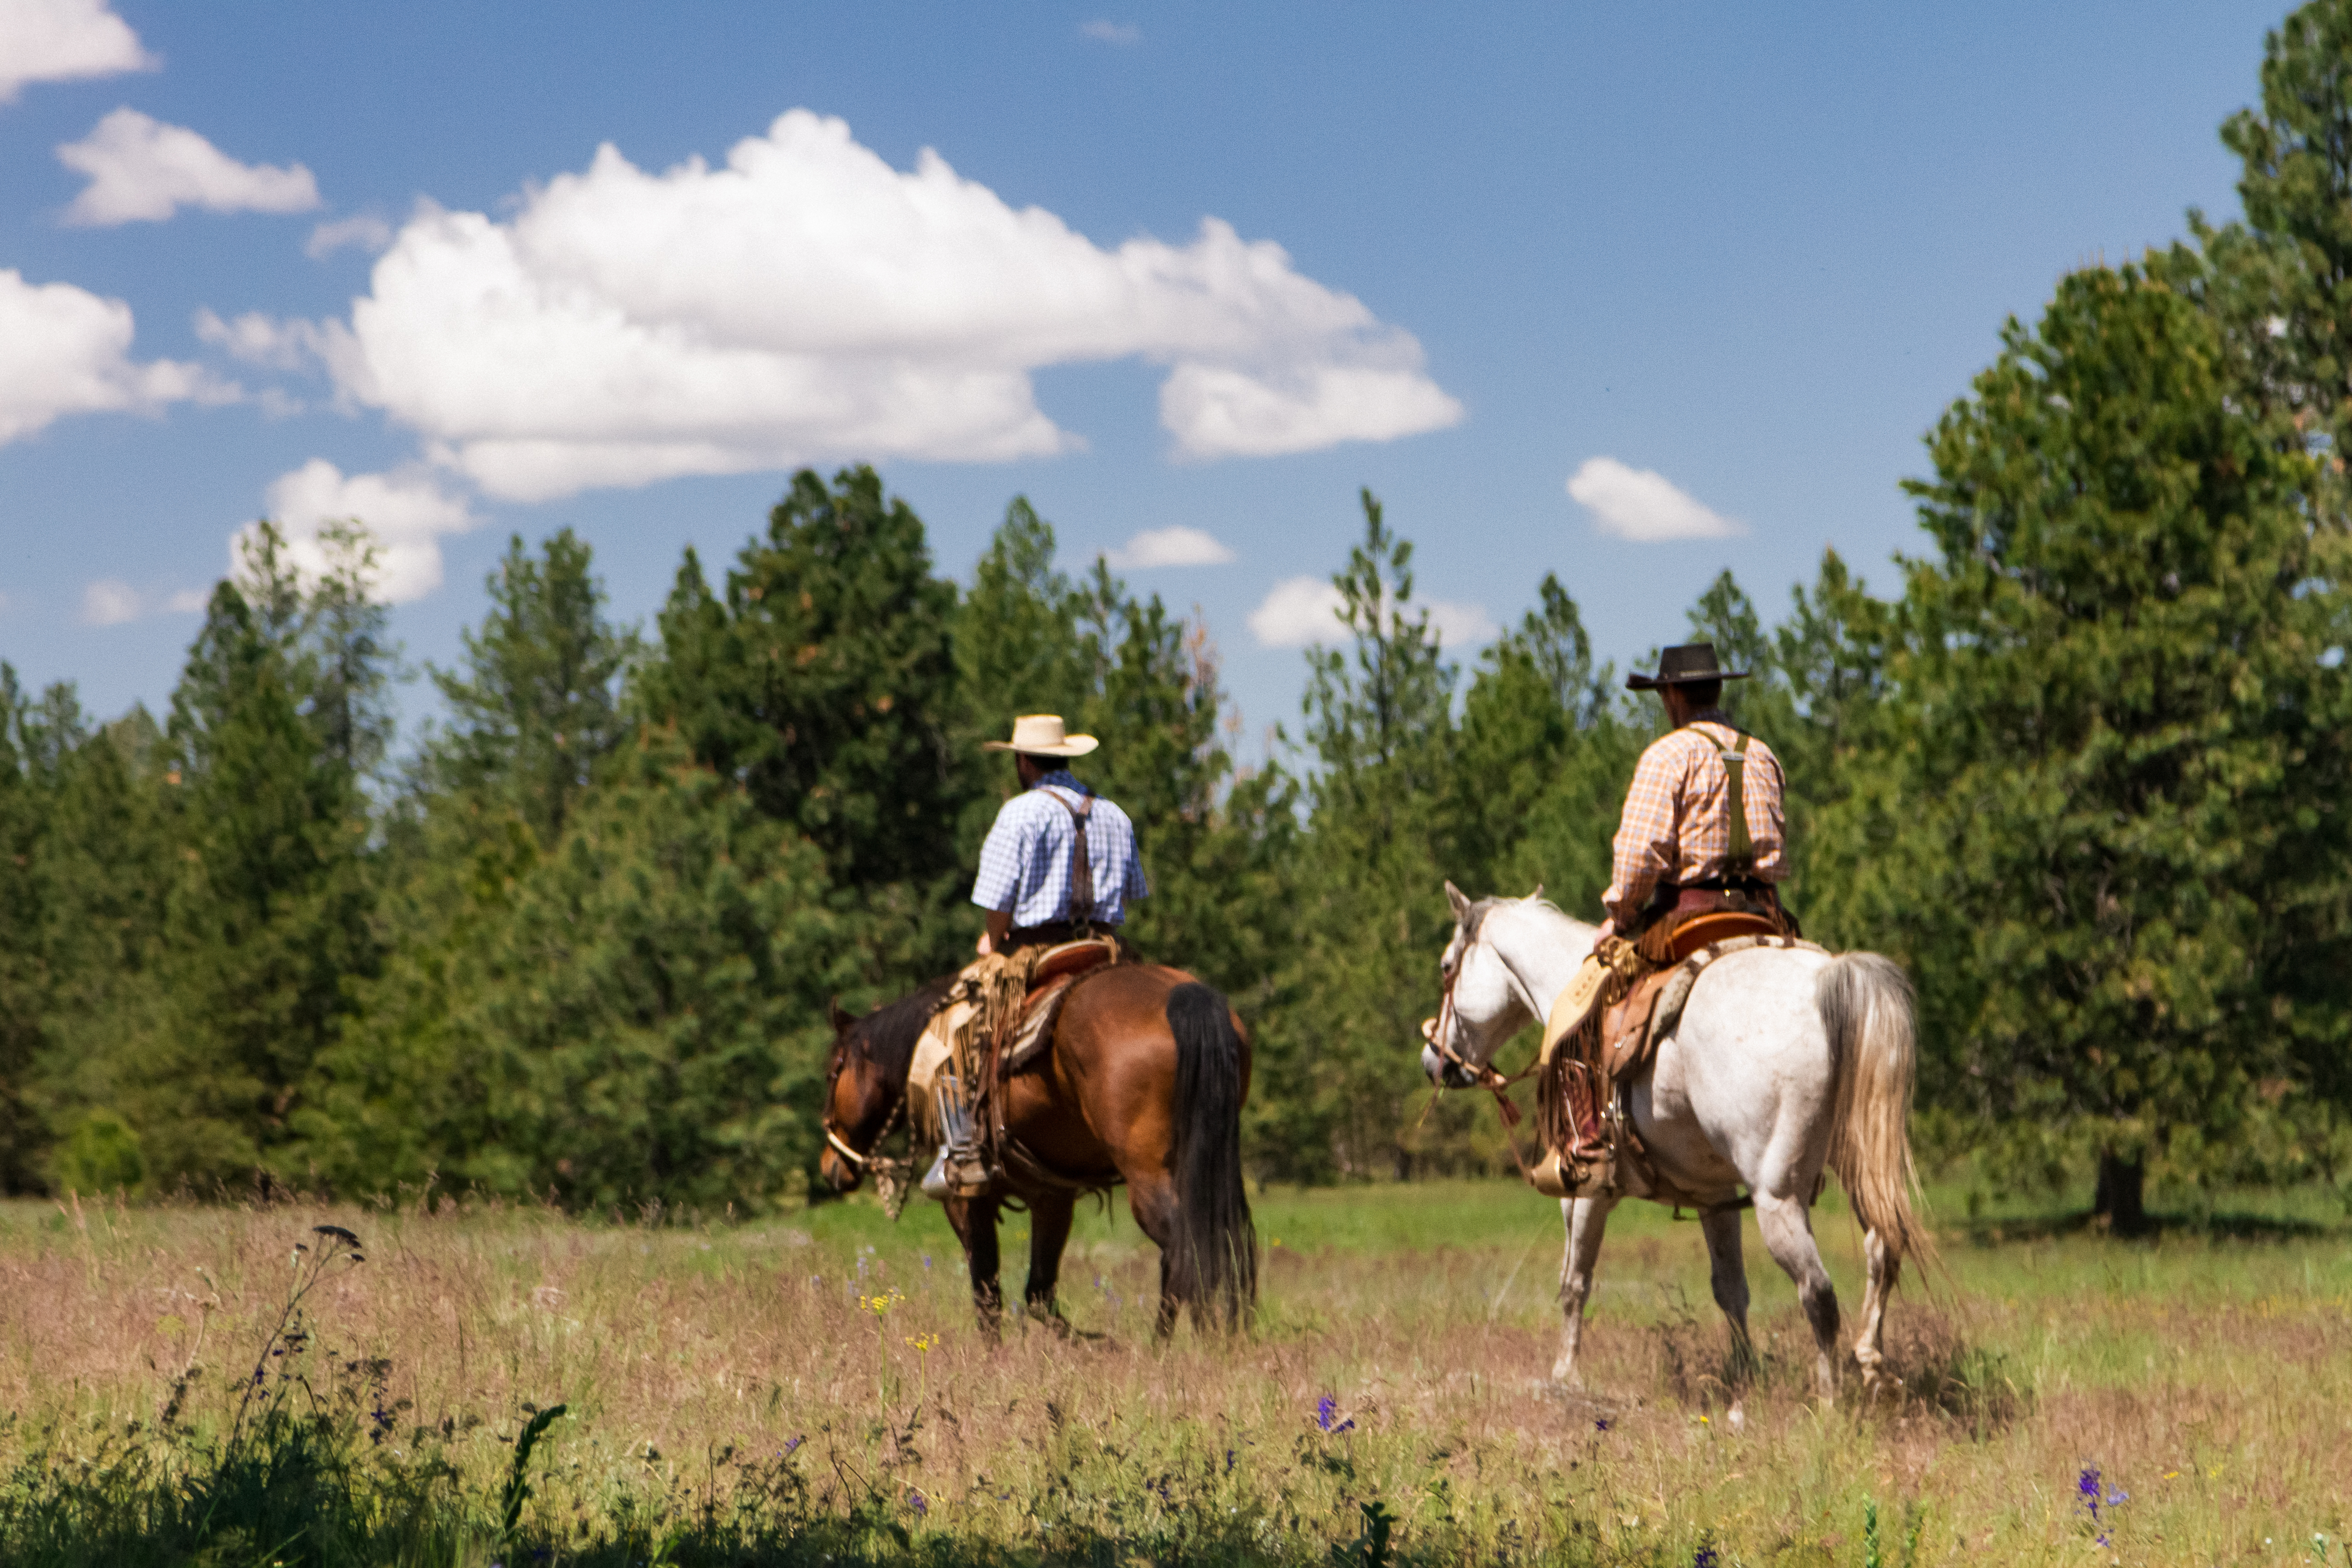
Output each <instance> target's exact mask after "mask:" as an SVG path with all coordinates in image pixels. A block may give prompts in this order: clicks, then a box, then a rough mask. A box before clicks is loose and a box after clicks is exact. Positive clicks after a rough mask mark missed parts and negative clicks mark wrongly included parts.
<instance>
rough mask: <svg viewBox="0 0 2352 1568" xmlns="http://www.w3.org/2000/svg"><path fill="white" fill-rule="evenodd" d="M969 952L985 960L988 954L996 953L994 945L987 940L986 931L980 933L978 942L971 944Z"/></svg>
mask: <svg viewBox="0 0 2352 1568" xmlns="http://www.w3.org/2000/svg"><path fill="white" fill-rule="evenodd" d="M971 950H972V952H976V953H978V954H980V956H981V957H982V958H986V957H987V956H988V955H989V954H990V953H992V952H995V951H996V944H995V943H994V942H991V941H989V940H988V933H987V932H986V931H982V932H981V933H980V940H979V941H978V942H973V943H972V944H971Z"/></svg>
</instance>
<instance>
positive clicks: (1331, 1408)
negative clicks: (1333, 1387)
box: [1315, 1394, 1356, 1436]
mask: <svg viewBox="0 0 2352 1568" xmlns="http://www.w3.org/2000/svg"><path fill="white" fill-rule="evenodd" d="M1337 1414H1339V1401H1338V1400H1337V1399H1334V1398H1333V1397H1331V1395H1329V1394H1325V1395H1324V1396H1323V1397H1322V1398H1320V1399H1318V1400H1317V1401H1316V1402H1315V1425H1316V1426H1318V1427H1319V1428H1321V1429H1322V1430H1323V1431H1326V1432H1328V1433H1330V1434H1331V1435H1332V1436H1339V1434H1340V1433H1342V1432H1352V1431H1354V1430H1355V1429H1356V1423H1355V1419H1354V1418H1353V1417H1352V1416H1351V1417H1349V1419H1348V1420H1345V1421H1342V1422H1340V1423H1339V1425H1338V1426H1333V1425H1331V1417H1332V1416H1334V1415H1337Z"/></svg>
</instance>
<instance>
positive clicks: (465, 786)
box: [429, 528, 635, 845]
mask: <svg viewBox="0 0 2352 1568" xmlns="http://www.w3.org/2000/svg"><path fill="white" fill-rule="evenodd" d="M590 563H591V554H590V551H589V548H588V546H587V544H586V543H585V542H583V541H582V540H581V539H580V538H579V536H578V535H576V534H574V533H573V532H572V531H571V530H570V529H568V528H566V529H560V530H558V531H556V532H555V533H554V534H553V535H552V536H551V537H550V538H549V539H548V541H547V542H546V543H545V544H544V545H543V546H542V547H541V552H540V555H539V556H538V557H537V558H536V559H534V558H533V557H532V555H531V553H530V551H529V550H528V549H526V548H525V547H524V545H523V542H522V536H521V535H520V534H516V535H514V536H513V537H512V538H510V539H509V541H508V542H507V552H506V554H505V556H504V557H503V558H501V560H500V561H499V565H498V569H497V570H496V571H494V572H492V573H491V574H489V576H488V578H487V579H486V580H485V583H484V587H485V589H486V590H487V592H488V595H489V600H490V609H489V613H488V615H486V616H484V617H483V619H482V624H481V626H480V627H479V628H478V629H469V630H467V631H466V632H464V633H462V634H460V636H461V640H462V643H463V646H464V647H465V659H464V663H463V664H462V666H461V667H460V668H457V669H453V670H445V669H436V670H434V671H433V672H432V673H433V683H434V685H435V686H436V687H438V688H439V689H440V692H441V696H442V700H444V701H446V703H447V704H448V705H449V727H448V729H447V730H446V731H445V732H444V733H442V734H441V735H439V736H436V738H435V741H434V742H433V745H432V747H431V753H430V759H429V765H430V766H431V767H432V768H433V769H434V771H435V773H436V783H437V784H440V786H441V787H442V788H444V789H446V790H450V791H454V792H456V793H457V794H458V795H464V796H467V797H469V798H473V799H476V800H478V801H482V800H487V801H490V802H495V803H496V804H498V805H503V806H506V807H508V808H509V809H511V810H513V811H515V812H517V813H519V814H520V816H521V817H522V819H523V820H524V821H525V822H526V823H528V824H529V825H530V828H531V831H532V832H533V833H535V834H537V835H538V837H539V839H540V841H541V843H542V844H548V845H552V844H553V843H554V842H555V841H556V839H557V838H558V837H561V836H562V832H563V826H564V823H565V822H566V821H567V820H568V819H569V817H570V816H571V813H572V808H573V806H574V805H575V804H576V803H577V802H578V801H579V799H580V796H581V795H582V793H583V791H584V790H586V789H587V787H588V783H589V779H590V776H591V774H592V773H593V770H594V768H595V766H596V764H597V763H599V762H600V761H602V760H603V759H604V757H605V756H606V755H607V754H609V753H610V752H612V751H613V749H614V747H615V746H617V745H619V744H620V743H621V742H622V740H623V738H624V736H625V733H626V728H625V722H624V721H623V719H622V717H621V712H620V680H621V677H622V674H623V671H624V670H625V668H627V666H628V663H629V661H630V659H631V658H633V657H634V655H635V637H633V635H632V634H630V633H628V632H626V631H624V630H622V629H620V628H617V627H615V626H613V624H612V623H611V622H610V621H608V620H607V619H605V617H604V584H603V583H601V582H600V581H598V580H597V578H596V577H595V575H594V574H593V572H592V571H591V570H590Z"/></svg>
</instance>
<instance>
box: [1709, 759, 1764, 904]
mask: <svg viewBox="0 0 2352 1568" xmlns="http://www.w3.org/2000/svg"><path fill="white" fill-rule="evenodd" d="M1716 754H1717V756H1719V757H1721V758H1722V759H1723V776H1724V777H1725V778H1726V779H1727V780H1729V781H1730V784H1731V798H1730V801H1729V803H1728V804H1729V805H1730V808H1731V855H1730V857H1729V859H1728V861H1727V864H1726V865H1725V867H1724V873H1725V875H1726V876H1727V877H1753V876H1754V875H1755V874H1756V841H1755V839H1753V838H1752V837H1749V836H1748V795H1747V791H1746V789H1745V788H1744V787H1743V781H1744V779H1745V778H1746V775H1747V773H1748V736H1747V735H1746V734H1744V733H1743V734H1742V735H1741V736H1740V737H1739V739H1738V740H1737V741H1735V742H1732V743H1731V744H1730V745H1729V746H1728V747H1725V746H1717V748H1716Z"/></svg>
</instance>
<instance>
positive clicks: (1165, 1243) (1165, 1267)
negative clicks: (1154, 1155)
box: [1127, 1171, 1184, 1340]
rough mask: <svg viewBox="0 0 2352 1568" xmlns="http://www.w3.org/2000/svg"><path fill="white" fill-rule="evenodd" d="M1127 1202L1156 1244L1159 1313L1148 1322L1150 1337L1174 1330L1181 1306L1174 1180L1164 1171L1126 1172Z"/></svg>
mask: <svg viewBox="0 0 2352 1568" xmlns="http://www.w3.org/2000/svg"><path fill="white" fill-rule="evenodd" d="M1127 1205H1128V1209H1129V1212H1130V1213H1132V1214H1133V1215H1135V1223H1136V1224H1137V1225H1138V1226H1140V1227H1141V1229H1142V1231H1143V1234H1144V1235H1146V1236H1148V1237H1150V1238H1151V1239H1152V1240H1153V1241H1154V1242H1156V1243H1158V1244H1159V1247H1160V1316H1159V1318H1158V1319H1157V1320H1156V1321H1154V1322H1153V1323H1152V1325H1151V1334H1152V1337H1153V1338H1154V1339H1161V1340H1164V1339H1166V1338H1167V1337H1168V1336H1169V1335H1170V1334H1172V1333H1174V1332H1175V1331H1176V1313H1177V1310H1178V1309H1180V1308H1181V1307H1182V1306H1183V1304H1184V1303H1183V1302H1182V1300H1180V1299H1179V1298H1178V1296H1177V1294H1176V1261H1175V1257H1174V1248H1175V1246H1176V1241H1177V1225H1176V1183H1175V1180H1174V1178H1173V1177H1171V1176H1170V1175H1169V1174H1168V1173H1166V1172H1165V1171H1152V1172H1141V1171H1130V1172H1129V1173H1128V1178H1127Z"/></svg>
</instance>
